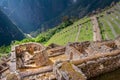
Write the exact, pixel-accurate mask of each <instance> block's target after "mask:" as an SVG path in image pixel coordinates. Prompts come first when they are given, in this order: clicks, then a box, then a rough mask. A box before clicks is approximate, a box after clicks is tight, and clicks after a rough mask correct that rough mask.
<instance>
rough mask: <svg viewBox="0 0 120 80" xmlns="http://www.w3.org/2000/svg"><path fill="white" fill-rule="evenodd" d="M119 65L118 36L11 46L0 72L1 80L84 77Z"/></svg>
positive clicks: (107, 70) (53, 79) (83, 78)
mask: <svg viewBox="0 0 120 80" xmlns="http://www.w3.org/2000/svg"><path fill="white" fill-rule="evenodd" d="M3 63H5V64H3ZM2 65H4V68H3V66H2ZM8 65H9V66H8ZM1 66H2V67H1ZM118 68H120V37H118V38H116V39H115V40H109V41H94V42H89V41H86V42H75V43H68V45H66V46H59V45H55V44H51V45H49V46H48V47H44V46H43V45H41V44H39V43H26V44H21V45H17V46H13V47H12V50H11V56H10V57H9V59H8V60H7V59H3V62H1V65H0V76H1V80H13V78H14V80H87V79H90V78H92V77H96V76H98V75H100V74H104V73H106V72H110V71H114V70H116V69H118Z"/></svg>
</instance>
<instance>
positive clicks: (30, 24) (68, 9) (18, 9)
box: [0, 0, 119, 33]
mask: <svg viewBox="0 0 120 80" xmlns="http://www.w3.org/2000/svg"><path fill="white" fill-rule="evenodd" d="M113 1H115V2H116V1H119V0H29V1H28V0H1V1H0V2H1V3H0V6H1V8H2V10H3V11H4V12H5V13H6V14H7V15H8V16H9V17H10V19H12V21H14V22H15V23H16V24H17V25H18V26H20V28H21V29H22V30H23V31H24V32H26V33H30V32H31V31H35V30H37V29H39V30H38V31H41V30H47V29H48V28H52V27H55V26H56V25H58V24H59V23H61V19H62V17H64V16H66V15H68V16H69V17H77V18H81V17H83V16H85V15H87V14H88V13H89V12H92V11H94V10H96V9H98V8H104V7H106V6H109V5H110V4H111V3H112V2H113Z"/></svg>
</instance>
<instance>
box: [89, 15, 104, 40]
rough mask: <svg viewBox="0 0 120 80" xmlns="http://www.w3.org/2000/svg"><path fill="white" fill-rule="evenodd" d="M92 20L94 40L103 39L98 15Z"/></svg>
mask: <svg viewBox="0 0 120 80" xmlns="http://www.w3.org/2000/svg"><path fill="white" fill-rule="evenodd" d="M91 21H92V24H93V40H94V41H101V40H102V37H101V33H100V28H99V24H98V21H97V18H96V16H92V17H91Z"/></svg>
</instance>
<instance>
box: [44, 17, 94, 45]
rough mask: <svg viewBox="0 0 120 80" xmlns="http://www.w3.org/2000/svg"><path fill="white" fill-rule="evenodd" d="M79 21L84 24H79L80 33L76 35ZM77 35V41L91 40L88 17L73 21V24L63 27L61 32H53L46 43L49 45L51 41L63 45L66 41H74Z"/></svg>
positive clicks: (90, 26)
mask: <svg viewBox="0 0 120 80" xmlns="http://www.w3.org/2000/svg"><path fill="white" fill-rule="evenodd" d="M84 22H86V23H84ZM81 23H84V24H82V25H81V28H80V33H79V35H78V32H79V27H80V24H81ZM77 36H78V40H77V41H86V40H92V37H93V34H92V24H91V22H90V18H84V19H81V20H79V21H77V22H75V23H74V24H73V25H71V26H69V27H67V28H65V29H63V30H62V31H61V32H59V33H57V34H55V35H54V36H53V37H52V38H51V39H50V40H49V41H48V42H47V44H46V45H49V44H51V43H56V44H60V45H65V44H67V43H68V42H75V40H76V37H77Z"/></svg>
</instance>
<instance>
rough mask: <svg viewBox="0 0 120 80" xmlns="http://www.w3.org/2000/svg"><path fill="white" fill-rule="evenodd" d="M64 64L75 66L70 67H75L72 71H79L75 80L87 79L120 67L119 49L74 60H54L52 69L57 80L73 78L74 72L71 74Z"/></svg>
mask: <svg viewBox="0 0 120 80" xmlns="http://www.w3.org/2000/svg"><path fill="white" fill-rule="evenodd" d="M66 64H71V65H73V66H75V67H76V68H74V67H72V69H74V70H75V69H77V70H75V72H74V73H77V71H79V72H81V73H79V75H78V77H79V78H75V80H79V79H80V78H81V79H80V80H85V79H89V78H91V77H95V76H98V75H100V74H104V73H106V72H110V71H113V70H115V69H118V68H119V67H120V50H115V51H112V52H111V53H106V54H102V55H99V54H97V55H95V56H90V57H87V58H84V59H80V60H76V61H66V62H62V61H61V62H56V64H55V66H54V67H55V68H53V69H54V73H55V74H56V77H57V79H58V80H73V79H70V78H71V77H72V78H73V77H74V74H72V75H71V73H72V72H71V69H70V66H69V65H66ZM65 65H66V66H65ZM63 68H64V69H63ZM70 75H71V76H70ZM80 75H82V76H80ZM65 76H67V77H68V79H66V78H65Z"/></svg>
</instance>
